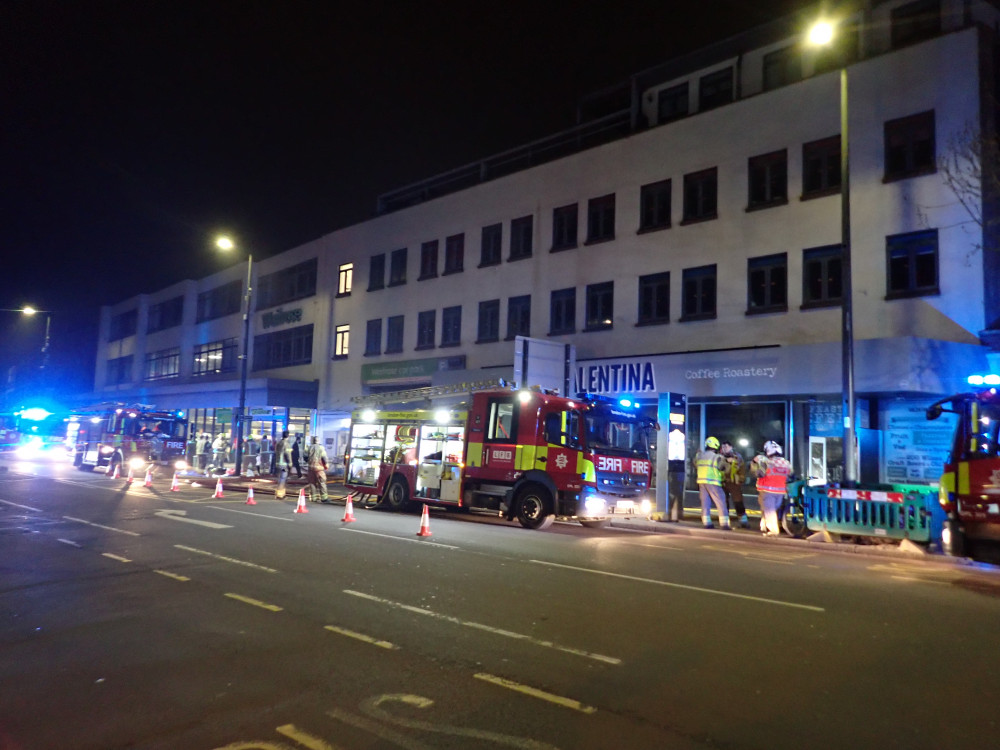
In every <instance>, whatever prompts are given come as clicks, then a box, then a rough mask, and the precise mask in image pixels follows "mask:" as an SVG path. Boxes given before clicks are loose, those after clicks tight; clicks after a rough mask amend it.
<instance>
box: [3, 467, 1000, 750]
mask: <svg viewBox="0 0 1000 750" xmlns="http://www.w3.org/2000/svg"><path fill="white" fill-rule="evenodd" d="M169 484H170V483H169V480H158V481H157V482H156V483H154V485H153V487H151V488H146V487H143V486H142V484H141V482H135V483H133V484H132V485H131V486H128V485H126V484H125V483H124V482H121V481H112V480H108V479H105V478H103V477H102V476H101V475H98V474H90V473H82V472H78V471H74V470H72V469H70V468H69V467H64V466H55V467H53V466H49V467H41V468H39V467H37V466H33V465H22V464H10V465H9V471H7V472H5V473H3V472H0V653H2V656H3V658H2V659H0V749H2V750H46V749H47V748H53V749H55V748H59V749H60V750H64V749H66V748H74V749H75V748H79V749H81V750H84V749H90V748H93V749H94V750H110V749H113V748H185V749H187V748H197V749H200V750H222V749H223V748H226V749H228V750H237V749H238V748H242V749H243V750H255V749H257V748H260V749H262V750H271V749H275V750H277V749H280V750H289V749H300V748H307V749H308V750H341V749H343V750H351V749H355V748H359V749H360V748H365V749H368V748H372V749H374V748H378V749H383V748H384V749H386V750H389V749H395V748H403V749H404V750H424V749H428V750H432V749H433V750H436V749H438V748H462V749H463V750H465V749H469V750H478V749H480V748H483V749H485V748H501V747H502V748H524V749H528V750H543V749H544V750H550V749H551V748H561V749H562V750H578V749H583V750H586V749H590V748H602V749H603V748H734V749H740V750H742V749H743V748H801V747H804V746H814V747H823V748H839V747H844V748H858V747H874V746H878V747H905V748H908V749H909V748H925V747H926V748H936V749H940V748H979V747H988V746H993V745H994V744H995V738H996V733H997V729H998V727H997V721H998V718H1000V713H998V712H997V710H996V707H997V706H998V705H1000V677H998V675H1000V648H998V645H1000V633H998V623H1000V576H998V575H997V573H996V572H995V571H993V570H988V569H985V568H969V567H957V566H952V565H941V564H935V563H929V562H922V561H905V562H903V561H894V560H890V559H885V558H870V557H863V556H860V555H838V554H833V553H827V552H824V551H822V549H816V550H813V549H811V548H810V549H807V550H790V549H787V548H768V547H767V546H765V545H762V544H748V543H740V542H731V541H723V540H721V539H720V540H718V541H716V540H713V539H710V538H709V539H705V538H693V537H680V536H674V535H665V534H640V533H635V532H627V531H621V530H617V529H605V530H593V529H583V528H581V527H577V526H571V525H561V524H557V525H556V526H554V527H553V528H552V529H550V530H548V531H545V532H532V531H526V530H524V529H522V528H520V527H519V526H517V525H510V524H507V523H505V522H501V521H499V520H498V519H494V518H486V517H481V516H468V515H461V514H442V513H439V512H433V513H431V516H430V529H431V533H432V535H431V536H430V537H418V536H417V534H416V532H417V531H418V529H419V522H420V518H419V514H414V515H408V514H390V513H384V512H379V511H369V510H362V509H360V508H355V517H356V518H357V520H356V521H355V522H354V523H344V522H343V521H342V518H343V516H344V507H343V506H339V505H310V506H308V507H309V512H308V513H306V514H300V513H295V512H294V510H295V502H294V499H293V498H288V499H286V500H285V501H278V500H276V499H275V498H274V497H273V496H271V495H262V494H258V496H257V498H256V499H257V505H254V506H248V505H246V503H245V502H244V499H245V495H243V494H241V493H234V492H228V493H226V495H225V496H224V497H223V498H221V499H217V498H213V497H212V489H213V488H212V487H199V488H192V487H190V486H186V485H185V486H184V488H183V489H182V490H181V491H179V492H171V491H170V490H169Z"/></svg>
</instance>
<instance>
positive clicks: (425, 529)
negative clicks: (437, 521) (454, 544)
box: [417, 503, 431, 536]
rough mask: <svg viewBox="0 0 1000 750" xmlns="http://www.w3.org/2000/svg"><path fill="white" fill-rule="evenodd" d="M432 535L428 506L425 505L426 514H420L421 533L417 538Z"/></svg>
mask: <svg viewBox="0 0 1000 750" xmlns="http://www.w3.org/2000/svg"><path fill="white" fill-rule="evenodd" d="M430 535H431V519H430V516H429V515H428V513H427V504H426V503H425V504H424V512H423V513H421V514H420V531H418V532H417V536H430Z"/></svg>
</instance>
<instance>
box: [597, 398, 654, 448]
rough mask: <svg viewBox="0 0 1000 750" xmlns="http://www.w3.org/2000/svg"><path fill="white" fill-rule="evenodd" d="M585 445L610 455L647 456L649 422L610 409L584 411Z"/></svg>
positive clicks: (649, 436)
mask: <svg viewBox="0 0 1000 750" xmlns="http://www.w3.org/2000/svg"><path fill="white" fill-rule="evenodd" d="M586 420H587V446H588V447H589V448H590V449H591V450H594V451H598V452H602V453H610V454H612V455H628V456H643V457H648V456H649V447H650V443H651V435H650V430H651V427H650V424H649V423H648V422H645V421H640V420H638V419H636V418H635V417H634V416H632V415H630V414H623V413H622V412H618V411H615V410H613V409H592V410H590V411H589V412H587V415H586Z"/></svg>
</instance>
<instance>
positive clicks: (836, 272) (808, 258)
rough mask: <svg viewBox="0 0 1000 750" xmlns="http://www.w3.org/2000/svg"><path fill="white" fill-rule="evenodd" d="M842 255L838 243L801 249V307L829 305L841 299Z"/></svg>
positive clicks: (842, 289)
mask: <svg viewBox="0 0 1000 750" xmlns="http://www.w3.org/2000/svg"><path fill="white" fill-rule="evenodd" d="M843 257H844V254H843V252H842V248H841V246H840V245H825V246H823V247H814V248H810V249H808V250H803V251H802V307H803V308H810V307H830V306H832V305H839V304H840V303H841V301H842V300H843V296H844V288H843V280H844V277H843Z"/></svg>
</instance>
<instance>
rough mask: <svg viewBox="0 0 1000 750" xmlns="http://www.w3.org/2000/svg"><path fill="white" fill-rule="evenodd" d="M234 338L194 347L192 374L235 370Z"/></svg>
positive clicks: (235, 350) (235, 351) (235, 352)
mask: <svg viewBox="0 0 1000 750" xmlns="http://www.w3.org/2000/svg"><path fill="white" fill-rule="evenodd" d="M236 354H237V349H236V339H223V340H222V341H212V342H211V343H208V344H198V345H197V346H196V347H195V348H194V361H193V364H192V367H191V374H192V375H211V374H215V373H222V372H234V371H235V370H236Z"/></svg>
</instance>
